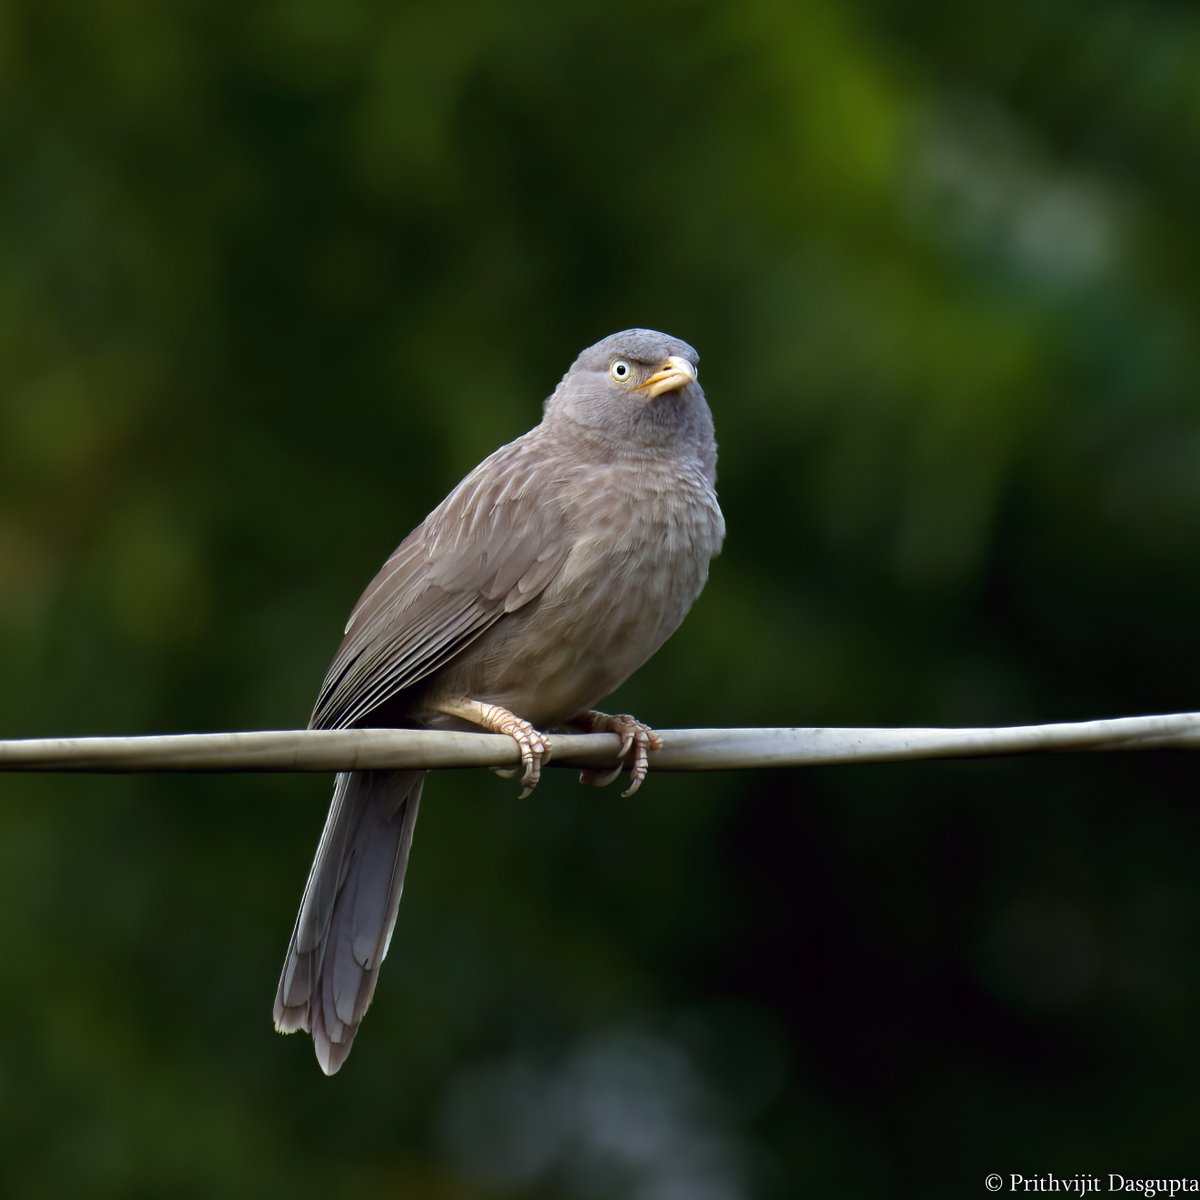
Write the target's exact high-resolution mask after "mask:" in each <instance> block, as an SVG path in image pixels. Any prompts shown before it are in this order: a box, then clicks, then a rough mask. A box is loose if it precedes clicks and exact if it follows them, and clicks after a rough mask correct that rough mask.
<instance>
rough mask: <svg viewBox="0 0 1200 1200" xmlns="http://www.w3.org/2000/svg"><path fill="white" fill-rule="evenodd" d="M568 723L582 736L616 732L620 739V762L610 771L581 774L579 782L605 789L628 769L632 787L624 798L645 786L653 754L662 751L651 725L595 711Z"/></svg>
mask: <svg viewBox="0 0 1200 1200" xmlns="http://www.w3.org/2000/svg"><path fill="white" fill-rule="evenodd" d="M569 724H570V725H571V727H572V728H573V729H578V730H579V731H580V732H581V733H615V734H617V736H618V737H620V738H621V749H620V752H619V753H620V758H621V761H620V763H618V764H617V766H615V767H612V768H610V769H609V770H607V771H581V772H580V773H579V782H580V783H586V784H587V785H588V786H589V787H605V786H607V785H608V784H610V783H612V781H613V780H614V779H616V777H617V776H618V775H620V773H621V772H622V771H623V770H625V769H626V768H628V770H629V787H628V788H626V790H625V791H623V792H622V793H621V795H622V796H632V795H633V793H634V792H636V791H637V790H638V788H640V787H641V786H642V781H643V780H644V779H645V778H646V772H647V771H649V769H650V755H651V754H653V753H654V751H655V750H661V749H662V744H663V742H662V738H660V737H659V736H658V734H657V733H655V732H654V730H653V729H651V728H650V726H649V725H644V724H643V723H642V722H641V721H639V720H638V719H637V718H636V717H631V716H630V715H629V714H628V713H622V714H621V715H619V716H612V715H610V714H609V713H602V712H596V711H595V710H593V711H591V712H586V713H582V714H581V715H580V716H578V717H573V718H572V719H571V721H570V722H569Z"/></svg>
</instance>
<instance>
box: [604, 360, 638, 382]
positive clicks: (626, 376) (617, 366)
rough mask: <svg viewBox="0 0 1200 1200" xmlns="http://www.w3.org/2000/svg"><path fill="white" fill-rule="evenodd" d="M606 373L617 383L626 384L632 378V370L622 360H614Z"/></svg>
mask: <svg viewBox="0 0 1200 1200" xmlns="http://www.w3.org/2000/svg"><path fill="white" fill-rule="evenodd" d="M608 373H609V374H610V375H611V376H612V377H613V378H614V379H615V380H616V381H617V382H618V383H627V382H628V381H629V380H630V379H632V378H633V368H632V367H631V366H630V365H629V364H628V363H627V362H626V361H625V360H624V359H623V358H617V359H614V360H613V364H612V366H610V367H609V368H608Z"/></svg>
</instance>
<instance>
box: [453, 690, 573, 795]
mask: <svg viewBox="0 0 1200 1200" xmlns="http://www.w3.org/2000/svg"><path fill="white" fill-rule="evenodd" d="M438 710H439V711H440V712H444V713H447V714H448V715H450V716H452V717H462V718H463V719H464V720H466V721H470V722H471V723H472V724H473V725H478V726H479V727H480V728H481V729H486V730H487V732H488V733H504V734H507V735H508V736H509V737H510V738H512V740H513V741H514V742H516V743H517V749H518V750H520V752H521V765H520V766H518V767H493V768H492V770H493V771H495V772H496V774H497V775H499V776H501V777H502V778H504V779H512V778H514V777H515V776H516V774H517V772H518V771H519V772H520V774H521V799H522V800H524V799H525V797H526V796H528V795H529V794H530V792H532V791H533V789H534V788H535V787H537V785H538V780H539V779H540V778H541V777H542V767H544V766H545V765H546V763H548V762H549V761H550V739H549V738H548V737H547V736H546V735H545V734H544V733H541V732H539V731H538V730H537V729H535V728H534V727H533V726H532V725H530V723H529V722H528V721H526V720H524V719H523V718H522V717H518V716H517V715H516V713H511V712H509V711H508V709H507V708H501V707H500V706H499V705H498V704H484V703H482V702H481V701H479V700H468V699H465V698H464V699H462V700H454V701H446V702H444V703H442V704H439V705H438Z"/></svg>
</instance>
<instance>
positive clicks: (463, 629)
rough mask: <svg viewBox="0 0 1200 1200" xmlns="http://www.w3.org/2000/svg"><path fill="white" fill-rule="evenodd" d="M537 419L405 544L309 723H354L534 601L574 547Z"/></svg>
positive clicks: (370, 596) (356, 613)
mask: <svg viewBox="0 0 1200 1200" xmlns="http://www.w3.org/2000/svg"><path fill="white" fill-rule="evenodd" d="M543 442H544V430H543V429H542V428H541V427H539V428H538V429H535V430H533V431H531V432H530V433H528V434H526V435H525V436H524V437H523V438H518V439H517V440H516V441H515V442H510V443H509V444H508V445H507V446H503V447H501V448H500V449H499V450H497V451H496V453H495V454H493V455H491V456H490V457H489V458H487V459H485V460H484V461H483V462H482V463H480V465H479V466H478V467H476V468H475V470H474V471H472V472H471V474H470V475H468V476H467V477H466V478H465V479H464V480H463V481H462V483H460V484H459V485H458V487H456V488H455V489H454V491H453V492H451V493H450V495H449V496H447V497H446V499H445V500H444V501H442V503H441V504H440V505H439V506H438V507H437V508H436V509H434V511H433V512H432V513H430V515H429V516H428V517H427V518H426V519H425V520H424V521H423V522H422V523H421V524H420V525H419V526H418V527H417V528H416V529H414V530H413V532H412V533H410V534H409V536H408V537H407V538H405V539H404V541H403V542H401V544H400V545H399V546H398V547H397V548H396V550H395V551H394V552H393V553H392V555H391V556H390V557H389V558H388V560H387V562H386V563H384V565H383V567H382V568H381V570H380V571H379V574H378V575H376V576H375V578H374V579H373V580H372V581H371V583H370V585H369V586H368V587H367V589H366V591H364V592H363V594H362V596H361V598H360V599H359V601H358V603H357V604H356V605H355V607H354V610H353V612H352V613H351V614H350V620H349V622H348V623H347V625H346V635H345V637H344V638H343V640H342V644H341V645H340V646H339V647H338V651H337V653H336V654H335V655H334V659H333V662H332V663H331V664H330V666H329V671H328V672H327V674H326V676H325V681H324V683H323V684H322V686H321V691H320V694H319V695H318V697H317V703H316V707H315V708H314V709H313V715H312V719H311V721H310V722H309V724H310V725H311V726H312V727H313V728H317V729H335V728H344V727H346V726H348V725H353V724H356V723H358V722H360V721H361V720H363V718H365V717H367V716H368V715H369V714H370V713H371V712H372V711H373V710H374V709H376V708H378V707H379V706H380V705H382V704H384V703H385V702H386V701H388V700H389V699H391V698H392V697H393V696H395V695H397V694H398V693H400V692H402V691H404V690H405V689H406V688H410V687H412V686H413V685H414V684H417V683H419V682H420V681H421V680H423V679H425V678H426V677H427V676H428V675H430V674H431V673H433V672H434V671H437V670H438V669H439V668H441V667H443V666H445V665H446V664H447V663H448V662H450V661H451V660H452V659H453V658H454V657H455V656H456V655H458V654H460V653H462V651H463V650H464V649H465V648H466V647H467V646H469V645H470V644H471V643H472V642H473V641H475V639H476V638H478V637H479V636H480V635H481V634H482V633H484V632H485V631H486V630H487V629H488V628H490V627H491V626H492V625H493V624H495V622H496V621H498V620H501V619H502V618H503V617H504V616H505V615H506V614H508V613H512V612H515V611H516V610H517V609H519V608H521V607H523V606H524V605H526V604H528V603H529V602H530V601H532V600H534V599H535V598H536V597H537V596H539V595H541V593H542V592H543V591H544V590H545V588H546V586H547V585H548V584H549V583H550V581H551V580H552V579H553V578H554V576H555V575H556V574H557V573H558V572H559V571H560V570H561V569H562V565H563V562H564V561H565V560H566V557H567V554H568V552H569V551H570V548H571V520H570V515H569V512H568V508H569V506H568V505H566V504H563V503H559V502H558V500H557V497H559V496H562V495H563V494H564V489H563V486H562V485H563V482H564V480H563V478H562V477H561V474H560V473H558V472H556V471H555V470H553V469H551V468H548V467H547V465H546V464H547V461H548V458H549V460H550V461H553V456H547V454H546V452H545V448H544V446H543V445H542V443H543Z"/></svg>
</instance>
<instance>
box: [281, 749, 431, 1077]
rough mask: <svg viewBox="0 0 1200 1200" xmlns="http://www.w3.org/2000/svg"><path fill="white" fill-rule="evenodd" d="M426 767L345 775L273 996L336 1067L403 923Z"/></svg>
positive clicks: (286, 1025)
mask: <svg viewBox="0 0 1200 1200" xmlns="http://www.w3.org/2000/svg"><path fill="white" fill-rule="evenodd" d="M424 779H425V775H424V772H420V771H355V772H351V773H345V774H341V775H339V776H338V777H337V783H336V785H335V787H334V791H333V803H332V804H331V805H330V808H329V816H328V817H327V818H326V820H325V829H324V832H323V833H322V834H321V842H320V845H319V846H318V847H317V855H316V858H315V859H314V860H313V865H312V870H311V871H310V872H309V876H308V884H307V886H306V887H305V889H304V899H303V900H302V901H301V904H300V915H299V916H298V917H297V918H296V928H295V929H294V930H293V931H292V941H291V945H290V946H289V947H288V952H287V957H286V959H284V964H283V973H282V974H281V975H280V978H279V991H278V992H277V993H276V996H275V1028H276V1029H278V1030H279V1031H280V1032H281V1033H294V1032H295V1031H296V1030H298V1029H303V1030H308V1031H310V1032H311V1033H312V1037H313V1045H314V1047H315V1049H316V1052H317V1061H318V1062H319V1063H320V1064H321V1070H323V1071H324V1072H325V1074H326V1075H332V1074H333V1073H334V1072H335V1071H337V1069H338V1068H339V1067H340V1066H341V1065H342V1063H343V1062H344V1061H345V1060H346V1056H347V1055H348V1054H349V1053H350V1046H351V1044H352V1043H353V1041H354V1035H355V1033H357V1032H358V1026H359V1022H361V1021H362V1019H363V1015H364V1014H365V1013H366V1011H367V1007H368V1006H369V1005H370V1003H371V997H372V995H373V994H374V992H375V981H376V979H377V978H378V975H379V965H380V963H382V962H383V959H384V956H385V955H386V954H387V951H388V943H389V942H390V941H391V937H392V928H393V926H394V925H395V923H396V910H397V908H398V906H399V904H400V894H401V892H402V891H403V888H404V870H405V868H406V867H407V865H408V852H409V848H410V847H411V846H412V835H413V826H414V825H415V824H416V821H417V808H418V806H419V805H420V801H421V784H422V783H423V782H424Z"/></svg>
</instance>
